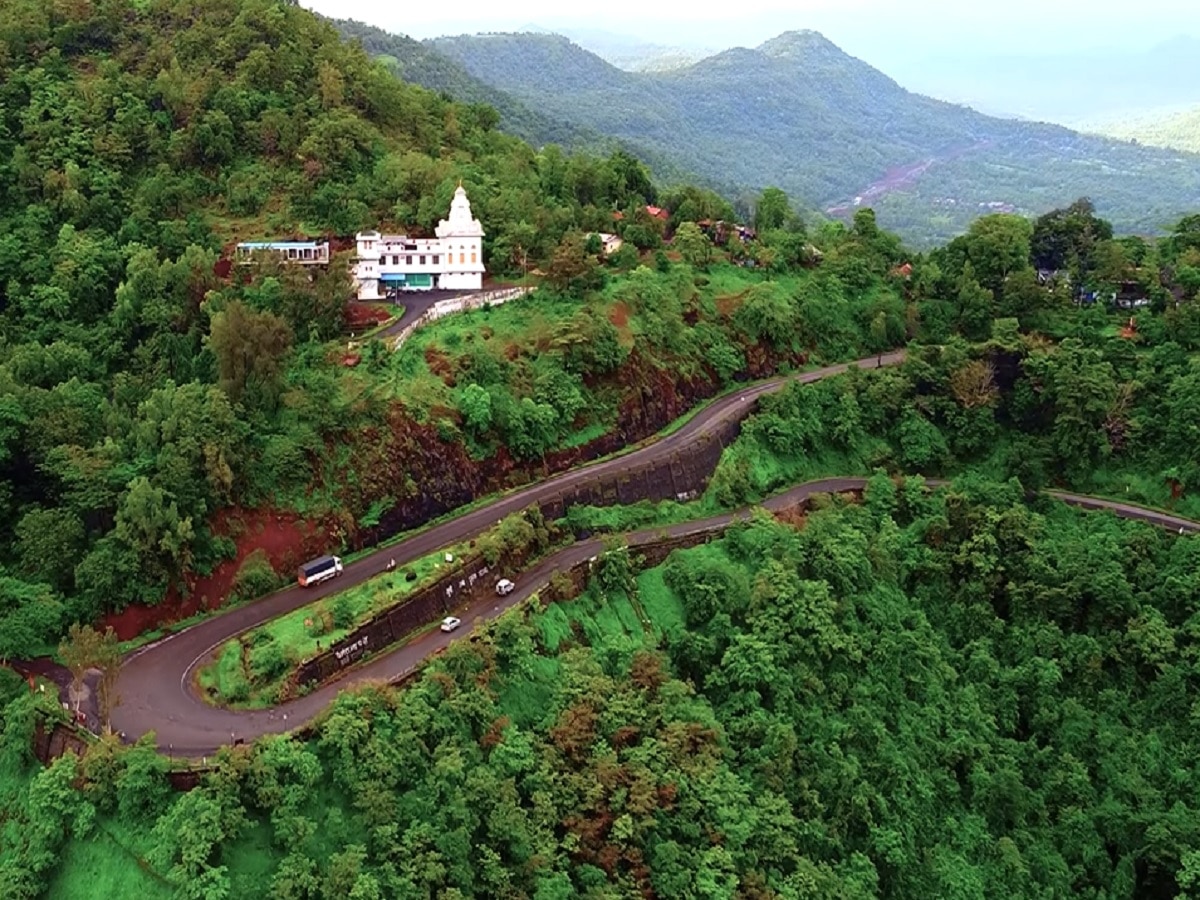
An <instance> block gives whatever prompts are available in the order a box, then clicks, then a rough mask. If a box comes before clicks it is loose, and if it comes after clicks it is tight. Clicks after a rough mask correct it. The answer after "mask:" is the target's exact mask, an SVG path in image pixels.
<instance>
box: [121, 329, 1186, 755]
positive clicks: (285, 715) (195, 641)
mask: <svg viewBox="0 0 1200 900" xmlns="http://www.w3.org/2000/svg"><path fill="white" fill-rule="evenodd" d="M902 358H903V356H902V354H899V353H897V354H890V355H888V356H885V357H884V363H885V364H894V363H896V362H899V361H901V359H902ZM875 364H876V359H875V358H872V359H870V360H862V361H859V362H858V363H852V364H849V365H843V366H831V367H829V368H826V369H821V370H817V371H814V372H807V373H804V374H802V375H798V376H791V377H790V378H777V379H773V380H772V381H769V382H763V383H761V384H756V385H754V386H752V387H749V388H747V389H746V390H744V391H742V392H739V393H737V394H733V395H730V396H728V397H724V398H722V399H721V400H718V401H717V402H715V403H714V404H712V405H711V406H709V407H708V408H706V409H704V410H703V411H701V412H700V413H698V414H697V415H696V417H695V418H693V419H692V420H691V421H690V422H688V423H687V425H685V426H684V427H683V428H681V429H680V430H679V431H677V432H675V433H674V434H672V435H671V436H669V437H667V438H663V439H662V440H659V441H657V442H655V443H652V444H649V445H648V446H645V447H642V448H640V449H638V450H635V451H633V452H631V453H628V454H626V455H624V456H621V457H618V458H615V459H611V460H606V461H604V462H600V463H595V464H592V465H590V466H587V467H584V468H581V469H576V470H572V471H570V472H566V473H563V474H561V475H558V476H555V477H552V478H550V479H548V480H547V481H544V482H541V483H539V484H537V485H532V486H530V487H528V488H524V489H522V490H520V491H518V492H516V493H514V494H511V495H509V496H507V497H503V498H500V499H499V500H497V501H496V502H494V503H492V504H490V505H488V506H486V507H484V508H482V509H479V510H475V511H473V512H471V513H468V514H466V515H464V516H461V517H459V518H456V519H453V520H451V521H449V522H446V523H443V524H442V525H438V526H435V527H434V528H431V529H429V530H428V531H426V532H424V533H422V534H419V535H416V536H415V537H413V538H410V539H409V540H407V541H404V542H402V543H400V544H397V545H395V546H393V547H390V548H387V549H385V550H380V551H377V552H375V553H373V554H371V555H369V556H367V557H364V558H363V559H360V560H357V561H356V562H354V563H352V564H350V565H348V566H347V567H346V573H345V575H343V577H342V578H340V579H334V580H333V581H332V582H326V583H325V584H324V585H321V586H320V587H318V588H314V589H310V590H304V589H301V588H299V587H297V588H292V589H289V590H286V591H281V592H279V593H277V594H273V595H271V596H270V597H267V598H265V599H264V600H262V601H260V602H258V603H255V604H252V605H250V606H246V607H242V608H239V609H234V610H230V611H229V612H227V613H223V614H220V615H217V616H215V617H213V618H211V619H207V620H205V621H203V622H200V623H198V624H196V625H193V626H192V627H190V628H187V629H185V630H183V631H181V632H178V633H177V634H173V635H170V636H168V637H166V638H163V639H162V640H159V641H156V642H155V643H153V644H149V645H147V646H145V647H142V648H140V649H138V650H135V651H133V652H132V653H131V654H130V655H129V657H128V658H127V659H126V661H125V663H124V666H123V667H122V671H121V676H120V682H119V685H118V695H119V697H120V701H121V702H120V705H119V706H117V708H116V709H115V710H114V711H113V715H112V722H113V727H114V729H115V730H117V731H118V732H121V733H122V734H123V735H124V737H125V739H126V740H127V741H133V740H136V739H137V738H138V737H140V736H141V735H143V734H145V733H147V732H150V731H154V732H155V733H156V736H157V741H158V746H159V747H160V748H161V749H162V750H164V751H167V752H169V753H171V754H173V755H176V756H185V757H193V758H196V757H201V756H204V755H208V754H211V753H213V752H215V751H216V749H217V748H219V747H220V746H223V745H227V744H230V743H233V742H236V741H239V740H246V741H250V740H253V739H254V738H256V737H259V736H261V735H265V734H276V733H281V732H285V731H290V730H292V729H294V728H297V727H300V726H302V725H304V724H305V723H307V722H309V721H311V720H312V719H313V718H314V717H315V716H316V715H317V714H318V713H320V712H321V711H322V710H323V709H324V708H325V707H326V706H328V705H329V703H330V702H332V700H333V698H334V697H335V696H336V695H337V693H338V692H339V691H341V690H343V689H344V688H345V687H347V686H348V685H350V684H353V683H355V682H361V681H366V680H391V679H394V678H396V677H399V676H401V675H403V674H405V673H407V672H408V671H411V670H412V669H414V668H415V667H417V666H418V665H420V664H421V663H422V662H423V661H424V660H425V659H426V658H428V657H429V656H430V655H431V654H433V653H436V652H437V651H439V650H441V649H443V648H444V647H445V646H447V645H448V644H449V643H451V641H453V640H457V639H460V638H461V637H462V636H463V635H464V633H465V632H466V631H467V629H465V628H464V629H463V631H461V632H457V633H455V634H453V635H447V634H443V633H442V632H440V631H432V632H429V633H426V634H424V635H421V636H419V637H417V638H416V639H414V640H412V641H410V642H409V643H406V644H403V645H401V646H399V647H398V648H397V649H396V650H394V651H393V652H391V653H389V654H386V655H384V656H381V657H379V658H377V659H374V660H372V661H370V662H368V663H366V664H365V665H361V666H359V667H357V668H356V669H354V670H353V671H352V672H351V673H349V674H348V675H347V676H346V677H344V678H342V679H339V680H337V681H335V682H332V683H330V684H326V685H324V686H322V687H321V688H319V689H317V690H315V691H313V692H312V693H311V694H308V695H307V696H305V697H301V698H299V699H297V700H293V701H290V702H288V703H285V704H282V705H280V706H277V707H274V708H271V709H265V710H230V709H221V708H216V707H212V706H210V705H208V704H207V703H205V702H204V701H203V700H202V699H201V698H200V697H198V696H197V695H196V693H195V692H194V690H193V686H192V680H193V675H194V672H195V670H196V668H197V667H198V666H200V665H202V664H203V663H204V662H205V661H206V660H208V659H209V658H210V657H211V656H212V654H213V652H214V651H215V650H216V649H217V647H219V646H220V645H221V644H223V643H224V642H225V641H227V640H229V639H231V638H233V637H236V636H237V635H238V634H241V633H242V632H244V631H246V630H248V629H250V628H253V627H255V626H257V625H259V624H261V623H262V622H265V621H267V620H269V619H271V618H274V617H275V616H278V615H281V614H282V613H285V612H289V611H291V610H292V609H295V608H297V607H299V606H302V605H304V604H307V603H310V602H312V601H313V600H315V599H318V598H320V597H323V596H327V595H328V594H331V593H334V592H335V591H338V590H344V589H345V588H347V587H350V586H351V585H353V584H357V583H359V582H361V581H364V580H366V579H367V578H369V577H371V576H372V575H376V574H378V573H379V572H380V571H381V570H382V568H383V563H384V560H385V559H386V558H395V559H396V561H397V564H401V565H402V564H404V563H407V562H409V561H411V560H413V559H416V558H418V557H420V556H424V555H426V554H428V553H430V552H433V551H435V550H437V549H439V548H441V547H444V546H446V545H448V544H452V543H456V542H458V541H462V540H465V539H468V538H470V537H472V536H474V535H476V534H479V533H481V532H482V531H484V530H486V529H487V528H488V527H489V526H491V525H492V524H494V523H495V522H496V520H497V519H499V518H502V517H503V516H505V515H507V514H509V513H511V512H514V511H517V510H520V509H523V508H524V507H526V506H528V505H530V504H531V503H533V502H535V501H538V500H542V499H544V498H545V497H546V496H547V495H549V494H551V493H553V492H557V491H559V490H562V489H563V487H566V486H569V485H571V484H573V483H575V482H576V481H577V480H579V479H581V478H584V477H587V478H590V477H594V476H595V475H596V474H597V473H600V472H608V471H611V470H614V469H620V468H624V467H626V466H629V465H633V464H638V463H641V462H643V461H645V460H646V459H648V458H654V457H656V456H658V455H661V454H664V453H670V452H673V451H674V450H676V449H678V448H679V447H681V446H684V445H686V443H687V442H689V441H692V440H695V439H696V438H697V437H698V436H700V435H703V434H705V433H707V432H709V431H710V430H711V429H713V428H714V427H716V426H717V425H719V424H722V423H724V422H725V421H727V420H728V419H730V418H740V417H741V416H743V415H744V414H745V411H746V410H747V409H749V408H750V403H751V401H753V400H757V399H758V398H759V397H761V396H762V395H763V394H766V393H770V392H771V391H774V390H778V389H779V388H780V387H782V386H783V385H784V384H785V383H786V382H788V381H790V380H795V381H800V382H802V383H803V382H811V381H816V380H818V379H820V378H825V377H828V376H830V375H833V374H840V373H841V372H844V371H846V369H848V368H849V367H850V366H852V365H858V366H861V367H874V365H875ZM865 482H866V479H864V478H861V477H847V478H827V479H822V480H819V481H813V482H809V483H807V484H803V485H800V486H798V487H795V488H793V489H791V490H789V491H787V492H785V493H783V494H780V495H778V496H775V497H772V498H770V499H768V500H766V501H765V502H764V503H763V504H761V505H762V506H763V507H765V508H766V509H768V510H772V511H776V510H779V509H785V508H788V507H791V506H795V505H796V504H798V503H800V502H802V501H804V500H806V499H807V498H809V497H810V496H812V495H813V494H816V493H828V492H839V491H855V490H860V489H861V488H862V487H863V485H864V484H865ZM928 483H929V484H931V485H935V486H937V485H941V484H944V483H945V482H943V481H938V480H932V479H931V480H929V481H928ZM1048 493H1050V494H1051V495H1052V496H1054V497H1055V498H1056V499H1059V500H1061V501H1063V502H1066V503H1069V504H1073V505H1076V506H1079V507H1082V508H1086V509H1106V510H1110V511H1112V512H1114V513H1115V514H1117V515H1118V516H1122V517H1124V518H1130V519H1137V520H1141V521H1144V522H1147V523H1149V524H1152V525H1157V526H1160V527H1163V528H1168V529H1170V530H1172V531H1178V532H1180V533H1197V532H1200V524H1197V523H1195V522H1192V521H1190V520H1187V519H1182V518H1179V517H1178V516H1172V515H1170V514H1168V513H1163V512H1159V511H1157V510H1151V509H1146V508H1144V507H1140V506H1136V505H1133V504H1128V503H1119V502H1116V501H1109V500H1101V499H1099V498H1094V497H1087V496H1083V495H1077V494H1069V493H1064V492H1058V491H1051V492H1048ZM748 514H749V510H748V509H742V510H738V511H735V512H733V513H728V514H724V515H721V516H715V517H712V518H709V519H705V520H700V521H695V522H686V523H681V524H678V525H674V526H670V527H667V528H655V529H650V530H646V531H640V532H635V533H633V534H631V535H630V536H629V542H630V544H632V545H636V544H639V543H645V542H647V541H651V540H654V539H655V538H657V537H659V536H661V535H662V534H664V533H666V534H668V535H670V536H673V537H676V536H681V535H687V534H693V533H696V532H704V531H711V530H714V529H716V528H721V527H724V526H725V525H728V524H729V523H730V522H732V521H734V520H736V519H738V518H744V517H745V516H747V515H748ZM601 550H602V543H601V542H600V541H599V540H588V541H582V542H579V543H576V544H573V545H571V546H570V547H568V548H566V549H564V550H562V551H560V552H558V553H556V554H554V555H553V556H552V557H550V558H548V559H546V560H544V561H543V562H542V563H541V564H540V565H539V566H537V567H536V568H535V569H533V570H531V571H530V572H528V573H524V574H522V576H521V578H520V580H519V587H518V589H517V590H516V591H514V592H513V593H512V594H510V595H509V596H507V597H504V598H488V599H485V600H483V601H478V602H476V603H475V604H472V605H470V606H469V607H464V608H462V609H459V610H456V611H455V614H456V615H458V616H459V617H460V618H462V619H463V620H464V622H468V623H469V622H472V621H486V620H488V619H492V618H495V617H496V616H498V615H499V614H500V613H502V612H503V611H504V610H506V609H508V608H510V607H512V606H514V605H515V604H517V603H520V602H521V601H523V600H525V599H526V598H528V597H529V596H530V595H531V594H532V593H534V592H535V591H536V590H537V589H538V588H540V587H541V586H543V585H544V584H545V583H546V581H547V580H548V579H549V577H550V575H551V574H553V573H554V572H556V571H561V570H563V569H567V568H570V567H571V566H573V565H575V564H577V563H579V562H582V561H584V560H586V559H588V558H590V557H592V556H595V555H596V554H598V553H599V552H601Z"/></svg>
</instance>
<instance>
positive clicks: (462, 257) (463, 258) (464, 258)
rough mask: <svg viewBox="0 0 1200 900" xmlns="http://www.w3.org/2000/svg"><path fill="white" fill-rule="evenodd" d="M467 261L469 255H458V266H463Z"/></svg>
mask: <svg viewBox="0 0 1200 900" xmlns="http://www.w3.org/2000/svg"><path fill="white" fill-rule="evenodd" d="M466 261H467V254H465V253H460V254H458V264H459V265H460V266H461V265H462V264H463V263H465V262H466Z"/></svg>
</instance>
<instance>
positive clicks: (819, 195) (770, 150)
mask: <svg viewBox="0 0 1200 900" xmlns="http://www.w3.org/2000/svg"><path fill="white" fill-rule="evenodd" d="M431 45H432V46H433V47H434V48H435V49H437V50H438V51H439V52H441V53H443V54H445V55H447V56H450V57H451V58H453V59H455V60H457V61H458V62H460V63H461V64H462V65H463V66H465V67H466V69H467V70H468V71H469V72H470V73H471V74H472V75H474V76H476V77H478V78H480V79H482V80H483V81H485V82H487V83H489V84H492V85H494V86H496V87H498V88H501V89H503V90H505V91H508V92H510V93H512V94H514V95H515V96H516V97H518V98H519V99H521V100H523V101H525V102H526V103H528V104H530V105H533V106H535V107H536V108H538V109H540V110H544V111H546V112H548V113H551V114H553V115H556V116H559V117H561V118H563V119H566V120H569V121H572V122H578V123H580V124H583V125H586V126H587V127H590V128H594V129H596V130H598V131H601V132H604V133H606V134H613V135H616V136H618V137H622V138H625V139H628V140H630V141H636V142H638V144H639V145H641V146H644V147H647V148H650V149H652V150H654V151H656V152H657V153H659V154H661V155H664V156H667V157H669V158H671V159H673V160H675V161H676V162H677V163H678V164H679V165H680V166H681V167H682V168H683V169H685V170H687V171H690V172H695V173H696V174H697V175H699V176H701V177H703V178H706V179H719V180H720V181H721V182H722V183H725V184H728V183H734V184H737V185H741V186H745V187H747V188H751V189H757V188H760V187H763V186H765V185H769V184H775V185H778V186H779V187H782V188H783V189H784V190H786V191H787V192H788V193H790V194H793V195H794V196H796V197H798V198H800V199H803V200H808V201H811V202H814V203H818V204H820V205H821V206H823V207H825V208H828V209H830V210H839V209H843V208H847V207H852V206H853V204H854V203H855V200H856V198H862V201H861V202H863V203H865V204H869V205H874V206H875V207H876V208H877V209H878V210H879V213H880V220H881V222H882V223H883V224H884V225H886V226H888V227H892V228H898V229H900V230H902V231H903V233H904V234H905V235H906V237H909V238H912V239H915V240H922V241H930V240H935V239H942V238H945V237H948V236H949V235H951V234H953V233H956V232H957V231H959V230H961V229H963V228H964V227H965V226H966V224H967V223H968V222H969V221H970V220H971V219H972V218H974V217H975V216H977V215H979V214H980V213H981V212H984V211H988V210H994V209H997V208H1012V209H1015V210H1018V211H1022V212H1029V213H1040V212H1044V211H1045V210H1046V209H1048V208H1051V207H1053V206H1055V205H1057V204H1061V203H1062V202H1064V201H1069V199H1071V198H1074V197H1077V196H1083V195H1087V196H1091V197H1092V198H1094V199H1095V201H1096V203H1097V206H1098V208H1099V209H1100V210H1102V212H1103V213H1104V214H1105V215H1106V216H1107V217H1108V218H1110V219H1112V220H1113V221H1114V223H1115V224H1116V226H1117V228H1118V229H1119V230H1122V231H1135V232H1153V231H1156V230H1158V229H1159V228H1161V227H1162V226H1163V225H1164V224H1166V223H1168V222H1170V221H1173V220H1174V219H1175V218H1177V217H1178V215H1179V214H1181V213H1183V212H1185V211H1186V210H1187V209H1188V208H1189V207H1194V206H1196V205H1197V203H1198V202H1200V157H1193V156H1190V155H1183V154H1180V153H1178V152H1171V151H1165V150H1158V149H1149V148H1145V147H1139V146H1134V145H1131V144H1128V143H1121V142H1118V141H1113V140H1107V139H1103V138H1097V137H1089V136H1084V135H1080V134H1077V133H1075V132H1072V131H1069V130H1068V129H1065V128H1060V127H1057V126H1051V125H1043V124H1037V123H1026V122H1017V121H1010V120H1004V119H996V118H992V117H989V116H984V115H982V114H979V113H977V112H975V111H973V110H970V109H967V108H965V107H961V106H956V105H953V104H949V103H943V102H940V101H937V100H932V99H930V98H927V97H922V96H920V95H917V94H914V93H911V92H909V91H907V90H905V89H904V88H902V87H901V86H900V85H898V84H896V83H895V82H894V81H892V80H891V79H890V78H888V77H887V76H885V75H883V74H882V73H881V72H879V71H877V70H875V69H873V68H871V67H870V66H868V65H867V64H865V63H863V62H861V61H859V60H857V59H854V58H853V57H850V56H848V55H847V54H845V53H843V52H842V51H841V50H839V49H838V48H837V47H836V46H834V45H833V44H832V43H830V42H829V41H827V40H826V39H825V38H823V37H821V36H820V35H819V34H816V33H814V32H791V33H788V34H784V35H781V36H780V37H778V38H775V39H774V40H771V41H768V42H767V43H765V44H763V45H761V46H760V47H758V48H756V49H753V50H747V49H735V50H729V51H726V52H724V53H721V54H718V55H717V56H713V57H710V58H708V59H706V60H703V61H701V62H699V63H697V64H696V65H694V66H691V67H688V68H686V69H681V70H677V71H673V72H663V73H631V72H624V71H621V70H619V69H617V68H615V67H613V66H611V65H609V64H608V63H605V62H604V61H603V60H601V59H600V58H599V57H597V56H595V55H594V54H591V53H588V52H587V51H585V50H583V49H582V48H580V47H578V46H576V45H574V44H572V43H571V42H570V41H568V40H567V39H565V38H563V37H560V36H556V35H541V34H505V35H495V34H492V35H479V36H473V37H455V38H439V39H437V40H435V41H433V42H431Z"/></svg>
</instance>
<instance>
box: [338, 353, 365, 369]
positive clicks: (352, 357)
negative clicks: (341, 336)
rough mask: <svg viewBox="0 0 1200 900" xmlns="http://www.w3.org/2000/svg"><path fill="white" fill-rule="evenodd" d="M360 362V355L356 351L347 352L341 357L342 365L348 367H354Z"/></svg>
mask: <svg viewBox="0 0 1200 900" xmlns="http://www.w3.org/2000/svg"><path fill="white" fill-rule="evenodd" d="M360 362H362V357H361V356H359V355H358V354H357V353H347V354H346V355H345V356H343V357H342V365H343V366H347V367H348V368H354V367H355V366H357V365H358V364H359V363H360Z"/></svg>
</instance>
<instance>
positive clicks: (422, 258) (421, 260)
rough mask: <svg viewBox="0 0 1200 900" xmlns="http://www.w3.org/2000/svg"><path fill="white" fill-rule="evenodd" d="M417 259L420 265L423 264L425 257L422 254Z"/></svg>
mask: <svg viewBox="0 0 1200 900" xmlns="http://www.w3.org/2000/svg"><path fill="white" fill-rule="evenodd" d="M417 261H418V262H419V263H420V264H421V265H425V257H424V256H422V257H421V258H420V259H419V260H417Z"/></svg>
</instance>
